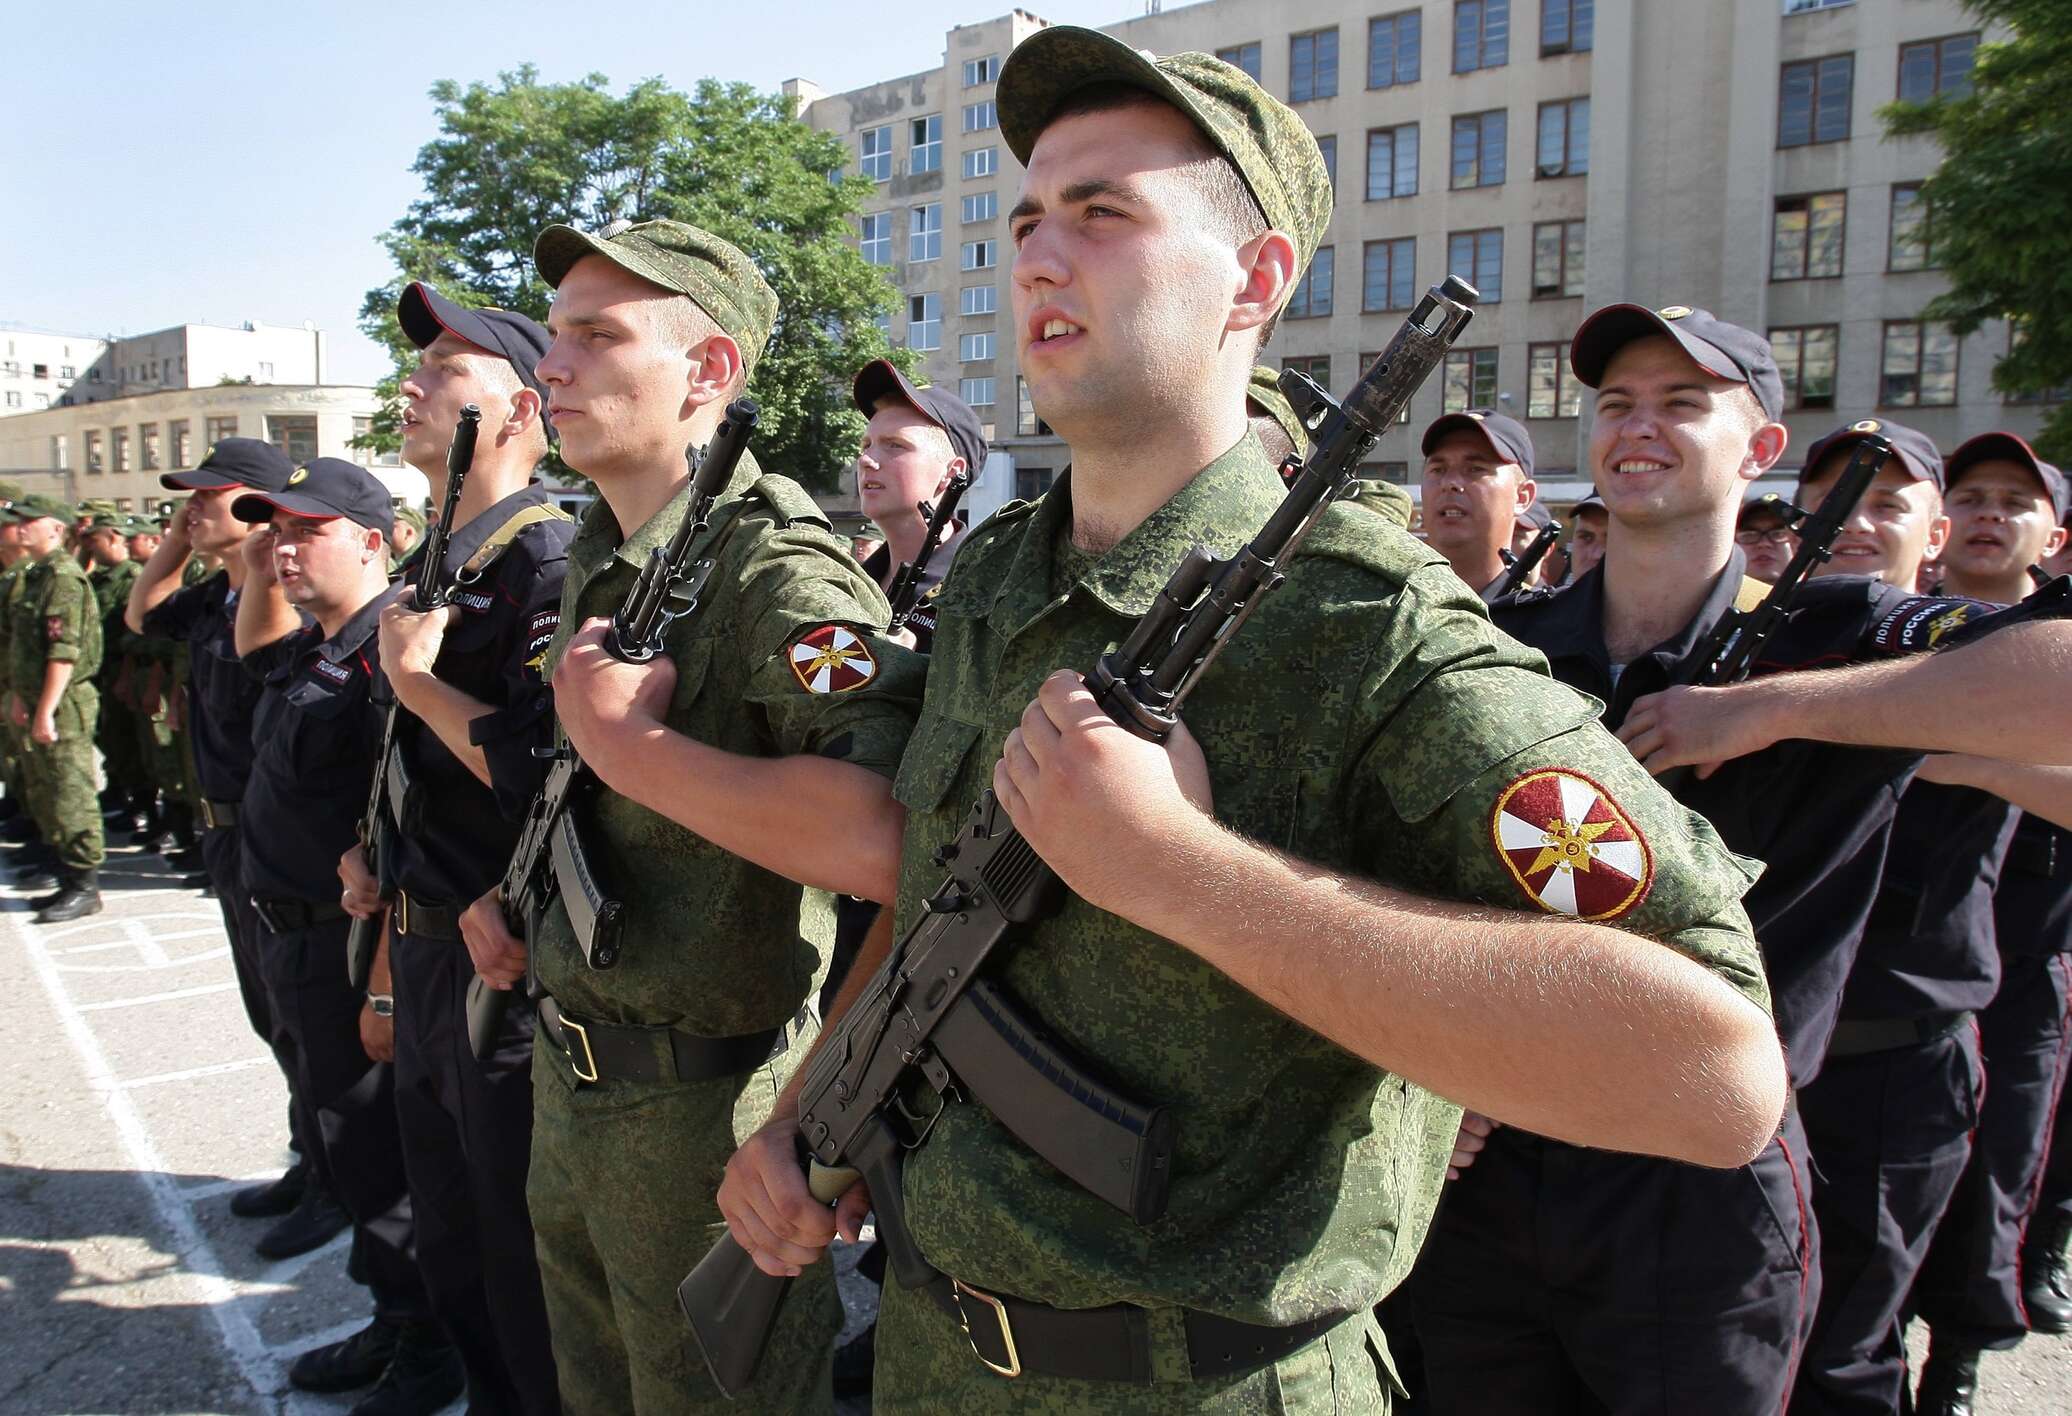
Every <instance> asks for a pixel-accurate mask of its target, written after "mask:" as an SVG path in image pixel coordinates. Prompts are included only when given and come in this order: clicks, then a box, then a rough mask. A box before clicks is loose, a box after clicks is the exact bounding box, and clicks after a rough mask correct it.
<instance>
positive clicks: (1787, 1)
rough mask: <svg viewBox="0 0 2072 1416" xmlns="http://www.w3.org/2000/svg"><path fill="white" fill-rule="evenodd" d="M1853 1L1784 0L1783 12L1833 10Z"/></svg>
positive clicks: (1854, 1) (1851, 3)
mask: <svg viewBox="0 0 2072 1416" xmlns="http://www.w3.org/2000/svg"><path fill="white" fill-rule="evenodd" d="M1855 3H1856V0H1784V13H1785V14H1787V15H1803V14H1806V13H1808V12H1809V11H1813V10H1835V9H1839V8H1841V7H1842V6H1844V5H1854V4H1855Z"/></svg>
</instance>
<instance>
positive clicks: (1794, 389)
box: [1765, 323, 1883, 413]
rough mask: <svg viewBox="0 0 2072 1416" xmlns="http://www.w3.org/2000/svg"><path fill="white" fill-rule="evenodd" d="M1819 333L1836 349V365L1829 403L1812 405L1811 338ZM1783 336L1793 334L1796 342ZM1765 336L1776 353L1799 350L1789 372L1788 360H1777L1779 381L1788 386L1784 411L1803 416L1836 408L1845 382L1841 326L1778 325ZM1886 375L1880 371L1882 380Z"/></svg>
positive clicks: (1831, 373) (1832, 369) (1831, 375)
mask: <svg viewBox="0 0 2072 1416" xmlns="http://www.w3.org/2000/svg"><path fill="white" fill-rule="evenodd" d="M1816 334H1825V335H1827V336H1828V340H1829V343H1830V345H1831V346H1832V364H1831V366H1830V368H1829V371H1828V390H1827V397H1826V402H1808V401H1807V398H1806V346H1807V343H1808V338H1807V337H1808V336H1809V335H1816ZM1782 335H1793V336H1795V339H1794V340H1793V341H1791V342H1790V343H1789V344H1788V345H1787V342H1786V341H1785V340H1783V339H1781V338H1780V336H1782ZM1765 337H1766V338H1768V339H1769V341H1770V347H1771V350H1772V351H1773V352H1774V351H1776V350H1778V349H1779V348H1780V347H1789V348H1791V349H1792V350H1794V351H1795V352H1794V353H1793V355H1792V357H1791V361H1790V362H1791V368H1790V369H1789V370H1788V371H1787V369H1786V367H1785V364H1786V361H1785V360H1784V359H1781V358H1780V359H1778V360H1777V361H1776V363H1777V378H1778V381H1779V382H1780V383H1781V384H1782V385H1783V387H1784V411H1785V412H1787V413H1799V412H1805V411H1808V410H1811V411H1815V412H1818V411H1820V410H1822V409H1832V408H1833V407H1834V406H1835V396H1836V386H1837V385H1839V384H1840V383H1841V378H1842V327H1841V325H1839V324H1834V323H1827V324H1803V325H1774V326H1772V327H1771V328H1770V330H1769V331H1768V333H1767V335H1766V336H1765ZM1882 375H1883V371H1882V370H1880V376H1881V377H1882Z"/></svg>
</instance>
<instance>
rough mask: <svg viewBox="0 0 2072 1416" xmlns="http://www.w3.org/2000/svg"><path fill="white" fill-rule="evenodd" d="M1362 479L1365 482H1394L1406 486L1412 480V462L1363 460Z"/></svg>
mask: <svg viewBox="0 0 2072 1416" xmlns="http://www.w3.org/2000/svg"><path fill="white" fill-rule="evenodd" d="M1360 480H1361V481H1363V482H1394V483H1395V484H1396V485H1397V486H1399V487H1400V486H1404V485H1406V484H1407V483H1408V482H1409V481H1410V464H1409V463H1407V462H1362V463H1361V464H1360Z"/></svg>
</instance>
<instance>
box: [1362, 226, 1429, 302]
mask: <svg viewBox="0 0 2072 1416" xmlns="http://www.w3.org/2000/svg"><path fill="white" fill-rule="evenodd" d="M1416 265H1417V241H1416V239H1415V238H1414V237H1410V236H1402V237H1398V238H1397V239H1396V240H1393V241H1369V242H1368V243H1367V244H1366V246H1365V247H1364V248H1363V249H1362V251H1361V267H1362V269H1361V272H1360V308H1361V309H1363V310H1407V309H1409V308H1410V307H1411V305H1412V304H1414V303H1415V295H1416V289H1415V282H1416V278H1417V277H1416Z"/></svg>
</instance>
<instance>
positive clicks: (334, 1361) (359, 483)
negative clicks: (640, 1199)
mask: <svg viewBox="0 0 2072 1416" xmlns="http://www.w3.org/2000/svg"><path fill="white" fill-rule="evenodd" d="M231 511H232V512H233V514H235V515H236V516H237V517H238V518H239V519H241V520H246V521H254V522H257V521H265V520H269V519H270V520H271V523H272V524H271V527H270V528H269V530H268V531H267V532H265V533H264V534H263V535H260V536H254V537H252V538H251V539H250V540H248V541H247V542H246V545H245V548H244V551H245V564H246V576H245V584H244V586H243V588H242V590H241V592H240V593H239V596H238V607H237V630H236V633H237V647H238V649H239V651H240V653H241V654H242V655H243V657H244V661H245V664H246V668H247V670H248V671H249V672H251V673H252V674H253V675H254V676H256V677H258V678H259V679H261V680H262V681H263V682H264V683H265V686H266V691H265V693H264V695H263V696H262V697H261V698H260V700H259V706H258V709H257V710H256V712H255V713H254V715H253V725H252V738H253V742H254V744H255V747H256V753H255V755H254V759H253V763H252V772H251V776H250V779H249V780H248V782H247V784H246V787H245V795H244V800H243V802H242V803H241V813H240V817H239V820H240V824H241V825H242V826H243V827H244V839H243V847H244V872H245V879H244V883H245V888H246V890H247V891H248V892H249V893H250V895H251V897H252V907H253V910H254V912H255V913H256V914H257V916H258V919H259V924H260V938H261V945H260V956H261V959H262V962H263V966H264V968H265V971H266V978H267V984H268V987H269V990H270V992H271V995H272V1001H273V1004H274V1008H275V1023H276V1027H277V1029H278V1031H279V1034H280V1037H281V1039H282V1046H283V1047H285V1048H286V1049H287V1050H288V1051H289V1054H290V1056H291V1057H292V1058H293V1060H294V1065H295V1069H296V1080H297V1083H298V1085H299V1088H300V1091H301V1094H302V1097H303V1099H304V1101H305V1102H306V1103H307V1105H308V1107H309V1108H310V1110H311V1111H312V1112H313V1113H314V1114H315V1116H316V1118H317V1146H316V1153H315V1156H314V1158H315V1160H316V1162H317V1165H318V1168H319V1172H320V1173H321V1175H322V1176H323V1178H324V1180H325V1182H326V1184H327V1186H328V1188H329V1189H330V1190H331V1192H332V1193H333V1194H335V1195H336V1196H337V1197H338V1199H339V1201H340V1202H341V1203H342V1204H343V1205H344V1206H345V1208H346V1210H347V1212H348V1213H350V1214H351V1215H352V1217H353V1240H354V1243H353V1263H354V1271H355V1275H356V1276H357V1277H361V1278H363V1279H364V1281H365V1282H366V1283H367V1286H368V1287H369V1288H370V1289H372V1290H373V1294H374V1304H375V1315H374V1320H373V1322H372V1323H370V1324H369V1325H368V1326H367V1327H366V1328H364V1329H362V1330H361V1331H360V1332H358V1333H355V1334H354V1335H352V1336H351V1337H348V1338H346V1339H344V1340H343V1341H341V1342H337V1343H334V1344H332V1345H330V1346H328V1347H320V1348H317V1349H316V1350H315V1351H313V1352H307V1353H304V1354H303V1355H302V1356H301V1357H299V1358H297V1359H296V1362H295V1364H294V1366H292V1367H291V1368H290V1369H289V1379H290V1380H291V1381H293V1382H294V1383H295V1384H296V1385H297V1386H299V1387H302V1388H304V1389H305V1390H318V1391H344V1390H350V1389H352V1388H354V1387H359V1386H365V1385H367V1384H368V1383H370V1382H372V1383H376V1385H375V1389H374V1390H373V1392H371V1393H370V1394H369V1395H368V1396H367V1397H365V1398H364V1399H362V1400H361V1402H360V1403H359V1404H358V1405H357V1406H355V1407H354V1408H353V1411H354V1412H355V1413H357V1416H402V1413H419V1412H431V1411H436V1410H438V1409H439V1408H440V1407H442V1406H444V1405H445V1404H446V1403H447V1402H449V1401H451V1400H453V1398H454V1397H456V1396H458V1395H460V1393H461V1390H462V1387H463V1385H464V1378H463V1375H462V1371H461V1363H460V1358H459V1356H458V1355H457V1354H456V1353H455V1352H454V1351H453V1350H452V1347H451V1346H450V1344H449V1343H448V1341H447V1338H446V1336H445V1334H444V1333H443V1332H442V1331H441V1330H440V1327H439V1324H438V1322H437V1321H436V1320H435V1319H434V1317H433V1314H432V1310H431V1306H430V1303H429V1301H428V1299H427V1297H426V1294H425V1287H424V1282H423V1280H422V1278H421V1277H420V1276H419V1274H418V1270H417V1264H416V1261H415V1259H414V1258H413V1255H412V1233H411V1217H410V1196H409V1192H408V1187H407V1183H406V1180H405V1176H404V1169H403V1154H402V1143H401V1139H400V1137H399V1135H398V1132H397V1124H396V1102H395V1089H394V1077H393V1073H392V1068H391V1067H390V1065H389V1063H390V1060H391V1059H392V1057H393V1056H394V1033H393V1027H392V1021H393V1011H394V997H393V994H392V992H391V990H390V988H389V986H388V985H389V981H388V977H387V972H386V970H385V968H383V966H382V964H381V963H380V961H377V963H376V965H375V969H374V974H373V978H372V980H371V983H370V987H369V991H368V993H367V995H366V996H364V997H362V996H361V995H360V994H358V993H356V992H355V991H354V990H353V988H352V986H351V984H350V983H348V981H347V978H346V963H345V952H346V951H345V945H346V936H347V934H348V933H349V931H350V924H351V921H350V917H349V916H348V915H347V914H346V912H345V910H344V909H343V908H342V907H341V906H340V905H339V903H338V875H337V867H338V858H339V856H340V855H341V854H342V853H343V852H344V850H345V849H346V847H347V845H348V844H349V843H350V842H351V841H352V839H353V835H354V831H355V829H356V827H357V826H358V824H359V819H360V814H361V811H362V809H363V808H364V807H365V805H366V800H367V786H368V783H369V782H370V781H372V779H373V774H374V762H375V758H376V756H377V754H378V753H379V750H380V744H381V727H382V719H381V713H380V709H379V707H378V705H377V701H376V692H377V689H378V688H379V687H380V683H379V675H380V669H379V666H378V664H377V662H376V656H375V644H374V635H375V631H376V627H377V625H378V623H379V619H380V615H381V611H382V610H383V609H384V608H385V607H386V606H387V605H388V603H389V602H390V601H392V600H393V599H394V598H395V597H396V596H397V595H398V594H399V593H401V592H400V591H399V590H397V589H395V588H393V587H391V586H390V585H389V583H388V532H389V526H390V524H391V521H392V519H393V513H392V511H391V510H390V506H389V497H388V492H387V491H386V489H384V488H383V487H382V485H381V484H380V483H379V482H377V481H375V480H374V478H373V477H372V476H370V475H369V474H368V473H366V472H365V471H363V470H362V469H360V468H358V467H355V466H354V465H353V464H351V463H350V462H344V461H341V460H339V459H337V458H330V457H320V458H318V459H316V460H315V461H314V462H312V463H310V464H309V465H308V466H306V467H301V468H298V469H296V470H295V471H294V472H293V473H291V474H290V475H289V477H288V484H287V486H286V487H285V488H283V489H282V490H280V491H277V492H248V493H246V494H244V495H243V496H240V497H239V498H238V499H237V500H236V501H234V502H233V503H231ZM303 612H306V613H308V614H309V615H311V616H313V617H314V618H315V619H316V621H317V622H316V624H314V625H305V624H304V623H303V621H302V614H303Z"/></svg>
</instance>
